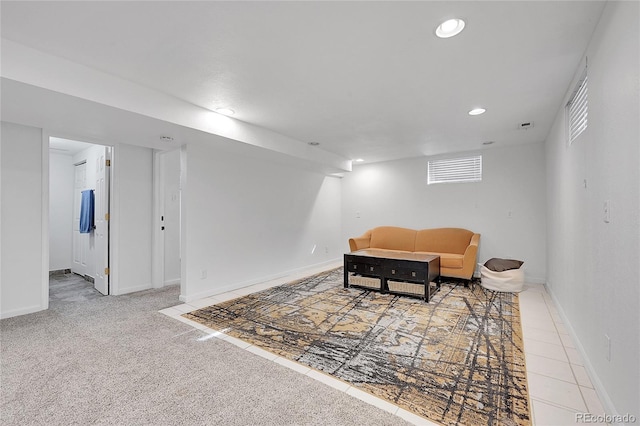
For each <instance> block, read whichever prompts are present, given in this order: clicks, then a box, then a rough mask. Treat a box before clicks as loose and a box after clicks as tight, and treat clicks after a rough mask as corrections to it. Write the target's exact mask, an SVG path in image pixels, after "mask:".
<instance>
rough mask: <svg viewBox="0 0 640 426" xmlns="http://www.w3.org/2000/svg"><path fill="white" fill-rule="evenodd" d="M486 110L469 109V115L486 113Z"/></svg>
mask: <svg viewBox="0 0 640 426" xmlns="http://www.w3.org/2000/svg"><path fill="white" fill-rule="evenodd" d="M485 111H487V110H486V109H484V108H474V109H472V110H471V111H469V115H480V114H484V113H485Z"/></svg>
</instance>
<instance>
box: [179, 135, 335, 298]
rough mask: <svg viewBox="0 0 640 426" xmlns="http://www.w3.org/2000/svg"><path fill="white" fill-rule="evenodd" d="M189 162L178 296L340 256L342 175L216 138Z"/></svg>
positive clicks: (191, 151) (194, 149)
mask: <svg viewBox="0 0 640 426" xmlns="http://www.w3.org/2000/svg"><path fill="white" fill-rule="evenodd" d="M186 163H187V172H186V179H185V181H183V184H182V188H183V189H182V193H183V199H182V202H183V206H185V207H186V214H185V215H183V224H184V227H183V230H184V231H183V265H182V295H181V299H182V300H187V301H188V300H192V299H196V298H198V297H203V296H206V295H209V294H215V293H218V292H221V291H225V290H230V289H233V288H238V287H242V286H245V285H248V284H250V283H254V282H258V281H262V280H265V279H267V278H269V277H275V276H279V275H282V274H286V273H287V272H288V271H293V270H298V269H301V268H304V267H309V266H312V265H319V264H322V263H325V262H328V261H331V260H335V259H340V258H341V256H342V253H343V251H342V244H341V241H340V192H341V190H340V179H338V178H334V177H326V176H324V175H322V174H319V173H315V172H308V171H305V170H302V169H298V168H294V167H290V166H283V165H279V164H277V163H271V162H264V161H260V160H259V159H256V158H250V157H245V156H242V155H238V154H231V153H229V152H225V151H222V150H220V149H217V148H216V147H215V145H214V144H213V143H212V144H210V145H195V144H194V145H189V146H188V148H187V149H186ZM184 177H185V176H183V178H184ZM314 246H316V249H315V251H314V253H312V249H313V247H314ZM203 272H204V273H205V275H206V277H205V278H203Z"/></svg>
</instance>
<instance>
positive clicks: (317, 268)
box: [178, 258, 343, 303]
mask: <svg viewBox="0 0 640 426" xmlns="http://www.w3.org/2000/svg"><path fill="white" fill-rule="evenodd" d="M342 261H343V259H342V258H338V259H330V260H327V261H324V262H320V263H316V264H313V265H307V266H303V267H301V268H296V269H290V270H287V271H282V272H279V273H275V274H271V275H267V276H264V277H261V278H257V279H253V280H248V281H242V282H238V283H231V284H227V285H225V286H221V287H216V288H215V289H212V290H207V291H202V292H200V293H196V294H190V295H186V296H185V295H183V294H181V295H180V297H179V298H178V299H179V300H180V301H181V302H184V303H188V302H193V301H194V300H199V299H203V298H205V297H209V296H215V295H216V294H221V293H226V292H228V291H233V290H238V289H241V288H244V287H249V286H251V285H255V284H260V283H264V282H267V281H271V280H276V279H279V278H289V279H290V280H293V279H294V278H293V277H294V276H296V275H301V274H305V273H306V274H308V275H311V274H313V273H317V272H321V271H322V270H326V269H330V268H333V267H338V266H341V265H342Z"/></svg>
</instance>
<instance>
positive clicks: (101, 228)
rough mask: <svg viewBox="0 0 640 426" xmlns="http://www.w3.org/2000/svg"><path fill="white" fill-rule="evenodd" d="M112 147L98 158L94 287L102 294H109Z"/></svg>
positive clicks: (106, 148)
mask: <svg viewBox="0 0 640 426" xmlns="http://www.w3.org/2000/svg"><path fill="white" fill-rule="evenodd" d="M110 166H111V148H110V147H104V151H103V152H102V153H101V154H100V155H99V156H98V158H97V159H96V189H95V227H96V229H95V250H96V251H95V253H96V276H95V279H94V287H95V289H96V290H98V291H99V292H100V293H102V294H105V295H106V294H109V170H110V169H111V167H110Z"/></svg>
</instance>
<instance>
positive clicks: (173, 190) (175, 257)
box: [160, 149, 180, 285]
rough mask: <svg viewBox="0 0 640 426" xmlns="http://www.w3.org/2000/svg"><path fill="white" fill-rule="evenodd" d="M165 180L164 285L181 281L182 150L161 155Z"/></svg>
mask: <svg viewBox="0 0 640 426" xmlns="http://www.w3.org/2000/svg"><path fill="white" fill-rule="evenodd" d="M160 167H161V168H162V181H163V188H162V192H163V201H164V202H163V209H162V211H163V216H164V222H163V226H164V232H163V234H164V285H168V284H176V283H178V282H180V150H179V149H177V150H173V151H169V152H167V153H163V154H161V156H160Z"/></svg>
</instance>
